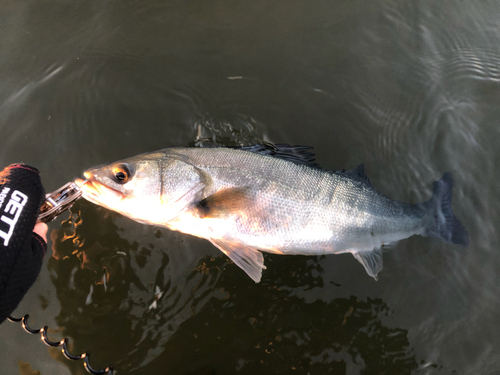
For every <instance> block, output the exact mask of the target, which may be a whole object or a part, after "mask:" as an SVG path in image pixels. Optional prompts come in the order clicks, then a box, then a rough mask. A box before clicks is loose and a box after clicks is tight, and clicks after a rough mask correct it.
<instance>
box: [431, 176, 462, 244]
mask: <svg viewBox="0 0 500 375" xmlns="http://www.w3.org/2000/svg"><path fill="white" fill-rule="evenodd" d="M433 187H434V189H433V195H432V199H431V200H429V201H427V202H425V203H424V204H423V206H424V207H425V209H426V210H427V211H429V212H430V214H431V215H432V217H433V219H434V220H433V222H431V224H430V225H429V226H428V227H427V228H426V230H425V233H424V235H425V236H428V237H437V238H441V239H442V240H445V241H446V242H451V243H454V244H458V245H462V246H468V245H469V235H468V233H467V231H466V230H465V228H464V226H463V225H462V223H461V222H460V221H459V220H458V219H457V218H456V217H455V215H454V214H453V211H452V209H451V197H452V187H453V178H452V177H451V173H448V172H447V173H445V174H444V175H443V177H442V178H441V179H440V180H439V181H436V182H434V184H433Z"/></svg>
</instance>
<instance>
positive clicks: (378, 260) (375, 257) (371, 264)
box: [352, 248, 383, 280]
mask: <svg viewBox="0 0 500 375" xmlns="http://www.w3.org/2000/svg"><path fill="white" fill-rule="evenodd" d="M352 255H354V258H356V259H357V260H358V261H359V263H361V264H362V265H363V267H365V270H366V273H368V275H370V276H371V277H373V278H374V279H375V280H378V278H377V274H378V273H379V272H380V271H382V268H383V260H382V249H380V248H377V249H373V250H369V251H359V250H356V251H352Z"/></svg>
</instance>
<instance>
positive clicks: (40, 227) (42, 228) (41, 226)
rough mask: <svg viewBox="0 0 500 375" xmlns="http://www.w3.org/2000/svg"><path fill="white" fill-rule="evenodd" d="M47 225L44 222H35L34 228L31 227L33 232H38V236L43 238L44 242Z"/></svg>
mask: <svg viewBox="0 0 500 375" xmlns="http://www.w3.org/2000/svg"><path fill="white" fill-rule="evenodd" d="M48 229H49V227H48V226H47V224H45V223H36V224H35V228H33V232H35V233H36V234H38V235H39V236H40V237H42V238H43V240H44V241H45V242H47V231H48Z"/></svg>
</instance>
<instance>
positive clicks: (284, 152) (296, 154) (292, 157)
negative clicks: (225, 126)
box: [231, 143, 318, 167]
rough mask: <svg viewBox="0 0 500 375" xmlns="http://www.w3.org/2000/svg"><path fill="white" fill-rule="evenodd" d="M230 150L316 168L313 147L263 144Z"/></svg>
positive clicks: (236, 147)
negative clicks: (252, 153) (253, 153)
mask: <svg viewBox="0 0 500 375" xmlns="http://www.w3.org/2000/svg"><path fill="white" fill-rule="evenodd" d="M231 148H235V149H238V150H243V151H249V152H255V153H257V154H261V155H267V156H273V157H275V158H279V159H284V160H288V161H291V162H293V163H295V164H304V165H308V166H310V167H318V164H317V163H315V162H314V153H313V152H312V150H313V147H309V146H291V145H287V144H276V145H273V144H271V143H263V144H257V145H253V146H235V147H231Z"/></svg>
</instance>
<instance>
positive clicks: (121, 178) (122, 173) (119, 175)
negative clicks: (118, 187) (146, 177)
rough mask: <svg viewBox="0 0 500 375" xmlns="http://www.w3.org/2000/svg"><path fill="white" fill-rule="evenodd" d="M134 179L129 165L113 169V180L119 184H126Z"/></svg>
mask: <svg viewBox="0 0 500 375" xmlns="http://www.w3.org/2000/svg"><path fill="white" fill-rule="evenodd" d="M130 177H132V173H131V172H130V168H129V166H128V165H127V164H120V165H117V166H116V167H114V168H113V180H115V182H117V183H119V184H124V183H126V182H127V181H128V180H130Z"/></svg>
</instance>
